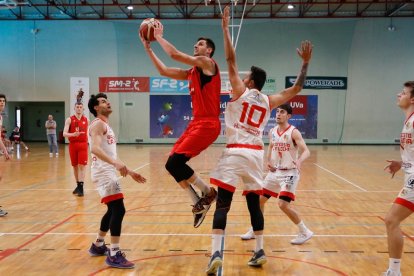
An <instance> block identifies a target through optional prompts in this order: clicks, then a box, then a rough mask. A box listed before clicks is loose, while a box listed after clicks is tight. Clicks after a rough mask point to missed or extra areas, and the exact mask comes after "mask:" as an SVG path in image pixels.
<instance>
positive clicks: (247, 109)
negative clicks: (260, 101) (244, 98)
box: [239, 102, 266, 127]
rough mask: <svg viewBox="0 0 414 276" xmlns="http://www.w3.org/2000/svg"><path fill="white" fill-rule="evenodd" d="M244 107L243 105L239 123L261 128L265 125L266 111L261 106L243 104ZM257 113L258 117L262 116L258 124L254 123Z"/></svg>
mask: <svg viewBox="0 0 414 276" xmlns="http://www.w3.org/2000/svg"><path fill="white" fill-rule="evenodd" d="M242 105H243V111H242V114H241V116H240V120H239V121H240V122H241V123H247V124H248V125H249V126H252V127H259V126H260V124H261V123H263V120H264V117H265V115H266V109H265V108H263V107H261V106H258V105H255V104H252V105H250V104H249V103H248V102H243V103H242ZM247 113H248V115H247V121H246V114H247ZM255 113H257V115H258V116H260V117H259V120H258V121H257V122H254V121H253V116H254V115H255ZM259 113H260V114H259ZM256 118H257V116H256Z"/></svg>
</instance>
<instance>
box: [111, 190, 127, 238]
mask: <svg viewBox="0 0 414 276" xmlns="http://www.w3.org/2000/svg"><path fill="white" fill-rule="evenodd" d="M108 207H109V208H110V209H111V212H112V216H111V221H110V224H109V229H111V236H115V237H119V236H121V228H122V220H123V219H124V215H125V206H124V199H123V198H121V199H117V200H114V201H111V202H109V203H108Z"/></svg>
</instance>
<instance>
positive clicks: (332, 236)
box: [1, 216, 414, 248]
mask: <svg viewBox="0 0 414 276" xmlns="http://www.w3.org/2000/svg"><path fill="white" fill-rule="evenodd" d="M72 217H73V216H71V217H70V218H72ZM70 218H68V219H66V220H65V221H63V222H60V223H59V224H56V225H55V226H54V228H56V227H58V226H60V225H62V224H63V223H65V222H66V221H67V220H69V219H70ZM54 228H53V229H54ZM53 229H48V230H47V231H51V230H53ZM1 234H2V235H5V236H7V235H42V236H43V235H57V236H83V235H85V236H96V233H95V232H93V233H82V232H79V233H74V232H72V233H71V232H67V233H66V232H63V233H62V232H53V233H50V232H43V233H41V232H40V233H36V232H27V233H23V232H22V233H17V232H4V233H1ZM122 236H167V237H171V236H178V237H185V236H188V237H211V233H210V234H191V233H188V234H184V233H122ZM263 236H264V237H296V236H297V235H296V234H264V235H263ZM313 236H314V237H320V238H334V237H340V238H386V237H387V235H355V234H354V235H338V234H337V235H334V234H326V235H324V234H317V235H313ZM225 237H237V238H239V237H240V234H226V235H225ZM406 237H408V238H413V237H414V236H406ZM38 238H40V236H39V237H35V238H33V239H32V240H30V241H29V242H27V243H26V244H24V246H26V245H27V244H28V243H30V242H32V241H34V239H38ZM223 244H224V243H222V246H223V248H224V245H223ZM24 246H20V247H24Z"/></svg>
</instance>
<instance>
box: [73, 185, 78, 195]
mask: <svg viewBox="0 0 414 276" xmlns="http://www.w3.org/2000/svg"><path fill="white" fill-rule="evenodd" d="M78 192H79V185H78V186H76V188H75V190H73V192H72V194H74V195H77V194H78Z"/></svg>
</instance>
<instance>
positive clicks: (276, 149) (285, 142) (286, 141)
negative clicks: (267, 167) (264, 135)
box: [269, 125, 298, 170]
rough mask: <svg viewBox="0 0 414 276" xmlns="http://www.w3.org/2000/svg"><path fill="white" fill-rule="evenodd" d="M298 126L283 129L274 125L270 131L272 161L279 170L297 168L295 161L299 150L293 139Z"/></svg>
mask: <svg viewBox="0 0 414 276" xmlns="http://www.w3.org/2000/svg"><path fill="white" fill-rule="evenodd" d="M295 129H296V128H295V127H294V126H292V125H289V127H288V128H287V129H286V130H285V131H283V132H280V131H279V127H278V126H277V127H274V128H272V130H271V131H270V133H269V139H270V141H271V142H272V152H271V155H270V158H271V163H272V164H273V165H274V166H275V167H276V168H277V169H279V170H290V169H295V168H296V165H295V164H294V163H293V161H296V160H297V159H298V150H297V148H296V144H295V143H294V142H293V139H292V132H293V131H294V130H295Z"/></svg>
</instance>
